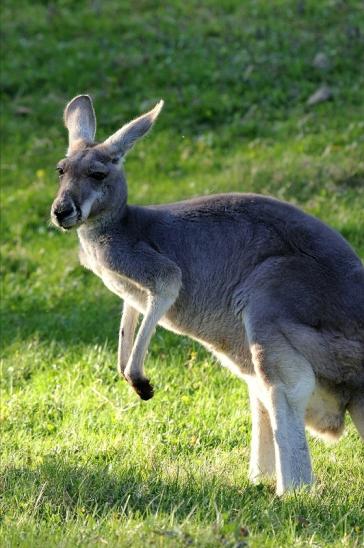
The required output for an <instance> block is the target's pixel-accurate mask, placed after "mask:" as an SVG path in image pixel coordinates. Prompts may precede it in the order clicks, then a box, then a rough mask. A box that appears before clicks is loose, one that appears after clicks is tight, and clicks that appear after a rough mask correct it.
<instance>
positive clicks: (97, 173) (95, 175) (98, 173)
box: [91, 171, 107, 181]
mask: <svg viewBox="0 0 364 548" xmlns="http://www.w3.org/2000/svg"><path fill="white" fill-rule="evenodd" d="M106 175H107V173H103V172H102V171H93V172H92V173H91V177H92V178H93V179H96V181H102V179H105V177H106Z"/></svg>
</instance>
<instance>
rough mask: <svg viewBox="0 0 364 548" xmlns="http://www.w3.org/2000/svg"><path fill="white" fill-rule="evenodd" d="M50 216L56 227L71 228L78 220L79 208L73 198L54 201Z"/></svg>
mask: <svg viewBox="0 0 364 548" xmlns="http://www.w3.org/2000/svg"><path fill="white" fill-rule="evenodd" d="M51 218H52V222H53V224H54V225H56V226H57V227H58V228H65V229H67V228H71V227H73V226H75V225H76V224H77V223H78V222H79V220H80V211H79V208H77V206H76V205H75V204H74V202H73V200H67V201H62V202H59V201H56V202H54V203H53V205H52V210H51Z"/></svg>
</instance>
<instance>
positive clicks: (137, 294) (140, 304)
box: [79, 235, 148, 314]
mask: <svg viewBox="0 0 364 548" xmlns="http://www.w3.org/2000/svg"><path fill="white" fill-rule="evenodd" d="M79 239H80V255H79V256H80V262H81V264H82V265H83V266H84V267H86V268H88V269H89V270H91V271H92V272H93V273H94V274H96V276H98V277H99V278H101V280H102V281H103V283H104V285H105V286H106V287H107V288H108V289H109V290H110V291H112V293H114V294H115V295H117V296H118V297H120V298H121V299H123V300H125V301H127V302H128V303H129V304H130V305H132V306H133V307H134V308H135V309H136V310H138V311H139V312H140V313H142V314H144V313H145V311H146V307H147V299H148V294H147V292H146V291H145V290H144V289H143V288H142V287H141V286H140V285H138V284H136V283H135V282H133V281H132V280H130V279H128V278H126V277H124V276H122V275H121V274H119V273H117V272H114V271H112V270H110V269H109V268H106V267H105V265H103V264H102V263H101V262H100V261H99V258H98V253H97V247H96V245H95V244H94V243H93V242H90V241H88V240H87V239H86V238H83V237H82V236H81V235H79Z"/></svg>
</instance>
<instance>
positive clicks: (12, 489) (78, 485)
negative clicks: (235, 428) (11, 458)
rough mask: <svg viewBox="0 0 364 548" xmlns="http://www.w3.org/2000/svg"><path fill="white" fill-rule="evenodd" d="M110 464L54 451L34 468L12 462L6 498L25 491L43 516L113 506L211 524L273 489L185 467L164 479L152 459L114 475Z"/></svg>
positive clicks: (122, 511) (105, 510) (124, 513)
mask: <svg viewBox="0 0 364 548" xmlns="http://www.w3.org/2000/svg"><path fill="white" fill-rule="evenodd" d="M109 466H110V465H107V466H105V467H103V466H97V465H87V466H84V465H83V466H76V465H70V464H68V463H66V462H65V461H62V460H60V459H57V458H55V457H53V456H52V457H48V458H47V461H46V462H45V463H44V464H42V465H41V466H39V467H38V468H37V469H35V470H33V469H30V468H8V469H7V470H6V474H5V481H4V483H5V485H4V494H5V498H7V497H9V500H10V499H12V500H14V499H17V498H19V497H20V498H21V500H22V501H23V502H25V501H29V505H30V506H31V507H32V508H34V500H36V501H37V502H36V508H34V510H35V512H36V515H37V518H38V519H45V518H46V517H47V516H49V515H58V516H59V517H60V518H61V519H65V518H66V517H67V519H70V518H71V519H77V518H78V517H79V514H80V512H81V513H82V514H84V516H86V515H91V516H93V517H94V518H103V517H106V516H107V515H108V514H109V513H111V512H112V513H113V514H115V513H116V515H117V517H118V518H120V519H123V518H125V519H127V518H128V517H132V516H138V518H140V517H141V518H142V519H146V518H147V517H148V516H151V515H152V516H153V515H154V516H157V515H160V516H162V515H168V516H170V515H172V514H173V516H174V517H175V518H176V519H177V521H178V522H181V521H183V520H185V519H187V518H189V517H191V516H192V515H194V514H196V518H197V519H198V520H199V521H200V522H202V523H206V524H207V523H208V524H211V523H212V522H214V520H216V517H217V511H218V512H219V513H222V514H224V515H226V516H228V518H229V519H233V518H234V517H236V514H237V512H238V511H239V509H241V508H243V507H244V505H249V504H255V503H256V504H258V505H261V504H262V502H263V501H264V500H267V497H269V498H271V495H272V493H273V491H272V490H271V489H270V488H269V487H266V486H263V485H257V486H254V485H247V486H245V487H243V488H241V489H239V488H237V487H235V486H233V485H226V484H225V483H223V482H222V481H221V478H220V477H215V476H212V477H210V478H209V479H206V478H203V477H201V476H199V477H198V478H196V477H195V476H194V475H192V474H191V475H190V476H188V474H187V476H186V470H185V469H184V479H181V477H180V475H179V474H178V473H177V474H175V475H174V477H173V478H170V479H168V478H167V479H166V478H163V479H161V477H162V476H163V473H161V471H160V470H158V469H156V470H154V469H151V468H149V467H148V465H145V469H144V470H143V473H142V472H141V470H140V469H138V470H135V469H133V468H131V467H125V468H124V469H123V470H121V471H119V472H118V473H116V474H114V475H113V473H112V472H111V471H109V470H108V468H109Z"/></svg>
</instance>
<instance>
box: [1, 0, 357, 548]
mask: <svg viewBox="0 0 364 548" xmlns="http://www.w3.org/2000/svg"><path fill="white" fill-rule="evenodd" d="M2 8H3V9H2V40H3V46H4V48H6V51H7V54H6V56H5V57H4V59H2V77H1V84H2V177H1V182H2V195H1V206H2V221H1V238H2V240H1V244H2V258H1V268H2V278H1V279H2V298H1V308H2V324H1V326H2V328H1V345H2V375H1V442H2V447H1V451H2V454H1V476H0V481H1V494H0V496H1V500H0V505H1V506H0V512H1V520H0V527H1V538H2V540H1V544H2V546H5V547H14V546H21V547H28V546H29V547H37V546H50V547H53V546H57V547H58V546H59V547H61V546H62V547H74V546H83V547H86V546H106V545H109V546H118V547H119V546H121V547H123V546H127V547H130V546H132V547H139V546H140V547H142V546H163V547H164V546H167V547H169V546H171V547H174V546H187V545H190V546H199V547H200V546H201V547H207V546H211V547H214V546H225V547H230V548H233V547H235V548H241V547H243V546H249V547H264V546H277V547H278V546H293V545H294V546H308V545H309V546H361V545H362V543H363V542H364V445H363V443H362V442H361V441H360V439H359V437H358V434H357V433H356V431H355V430H354V428H353V427H352V424H351V423H350V421H349V420H348V424H347V430H346V433H345V435H344V437H343V438H342V439H341V440H340V442H339V443H338V444H337V445H334V446H325V445H324V444H323V443H322V442H319V441H317V440H314V439H313V438H310V439H309V443H310V448H311V451H312V456H313V465H314V471H315V475H316V484H315V486H314V488H313V489H312V491H311V492H306V491H300V492H297V493H294V494H290V495H286V496H284V497H282V498H277V497H276V496H275V494H274V485H273V483H270V482H266V483H264V484H262V485H258V486H252V485H250V484H249V482H248V480H247V468H248V456H249V443H250V414H249V407H248V399H247V391H246V388H245V385H244V384H243V383H242V382H241V381H239V380H238V379H236V378H235V377H233V376H232V375H231V374H230V373H228V372H227V371H225V370H223V369H222V368H220V366H219V365H218V364H217V363H216V362H215V361H214V360H213V359H212V358H211V357H210V356H209V355H208V354H207V353H206V352H205V351H204V350H202V349H201V348H200V347H199V346H198V345H197V343H194V342H192V341H190V340H188V339H185V338H182V337H177V336H174V335H172V334H170V333H168V332H166V331H164V330H162V329H159V330H158V331H157V333H156V335H155V336H154V338H153V340H152V344H151V347H150V351H149V354H148V359H147V363H146V369H147V372H148V376H150V378H151V380H152V382H153V383H154V386H155V391H156V394H155V397H154V398H153V399H152V400H151V401H148V402H142V401H140V400H139V399H138V397H137V396H136V395H135V393H134V392H133V391H132V390H131V389H130V387H129V386H128V385H127V384H126V383H125V382H122V381H121V380H120V379H119V378H118V376H117V373H116V349H117V331H118V323H119V318H120V310H121V303H120V302H118V300H117V298H116V297H115V296H113V295H112V294H111V293H109V292H108V290H107V289H106V288H104V287H103V286H102V284H101V282H100V281H99V280H97V279H96V278H95V277H94V276H93V275H92V274H91V273H90V272H87V271H85V270H83V269H82V268H81V267H80V266H79V264H78V258H77V238H76V234H75V233H74V232H71V233H67V234H64V233H60V232H57V231H56V230H55V229H54V228H52V227H51V226H50V224H49V210H50V205H51V202H52V200H53V198H54V196H55V193H56V190H57V177H56V173H55V170H54V167H55V164H56V162H57V161H58V160H59V159H60V158H62V156H63V155H64V152H65V148H66V133H65V130H64V128H63V127H62V120H61V117H62V110H63V107H64V104H65V103H66V101H68V100H69V99H70V98H71V97H72V96H74V95H76V94H78V93H85V92H87V93H90V94H91V95H92V97H93V98H94V102H95V107H96V110H97V114H98V123H99V130H98V138H99V139H102V138H104V137H106V136H107V135H108V134H109V133H110V132H111V131H114V130H116V129H117V128H118V127H119V126H120V125H121V124H122V123H124V122H125V121H127V120H128V119H130V118H131V117H133V116H135V115H137V114H139V113H141V112H143V111H145V110H146V109H148V108H149V107H150V106H151V105H153V104H154V103H155V102H156V101H157V100H158V99H159V98H164V99H165V101H166V105H165V108H164V110H163V112H162V115H161V116H160V119H159V120H158V122H157V124H156V127H155V129H154V130H153V132H152V133H151V134H150V135H149V136H148V137H147V138H146V139H145V140H144V141H143V142H141V143H140V144H139V145H138V146H137V147H136V148H135V150H134V151H133V152H132V153H131V154H130V156H129V157H128V159H127V162H126V170H127V174H128V180H129V195H130V202H131V203H138V204H143V203H145V204H146V203H158V202H165V201H172V200H178V199H184V198H188V197H192V196H196V195H199V194H209V193H214V192H225V191H226V192H227V191H242V192H244V191H253V192H261V193H264V194H271V195H274V196H276V197H278V198H281V199H285V200H288V201H290V202H292V203H295V204H297V205H299V206H300V207H302V208H303V209H304V210H306V211H308V212H310V213H312V214H314V215H317V216H318V217H320V218H321V219H322V220H324V221H325V222H327V223H329V224H330V225H331V226H333V227H335V228H336V229H337V230H339V231H340V232H341V233H342V234H343V235H344V236H345V237H346V238H347V239H348V240H349V242H350V243H351V244H352V246H353V247H354V248H355V249H356V251H357V252H358V253H359V255H360V256H361V257H362V258H363V257H364V216H363V208H364V154H363V147H364V72H363V61H364V58H363V51H364V5H363V3H362V2H361V1H360V0H357V1H356V0H347V1H344V0H322V1H317V0H307V1H305V0H300V1H288V0H277V1H274V2H267V1H264V0H256V1H253V0H246V1H241V0H240V1H239V0H219V1H218V0H214V1H213V0H207V1H205V2H197V1H193V0H185V1H182V0H173V1H172V2H169V3H168V4H166V3H165V2H162V1H158V0H154V1H151V0H134V1H133V2H126V1H125V2H120V0H105V1H104V2H102V1H98V0H92V1H91V0H90V1H86V0H84V1H81V2H75V1H69V0H59V1H56V2H52V3H51V2H49V3H48V2H46V1H39V0H33V1H32V2H28V1H26V0H12V1H10V0H4V1H3V6H2ZM318 53H321V54H323V56H324V60H325V63H317V54H318ZM315 58H316V62H314V60H315ZM321 58H322V56H321ZM317 64H319V65H320V66H317ZM324 84H325V85H326V86H328V87H329V89H330V94H331V97H330V99H329V100H327V101H324V102H322V103H317V104H314V105H308V103H307V101H308V99H309V97H310V96H312V94H313V93H315V91H316V90H317V89H318V88H320V87H321V86H322V85H324ZM206 379H208V382H206Z"/></svg>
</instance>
